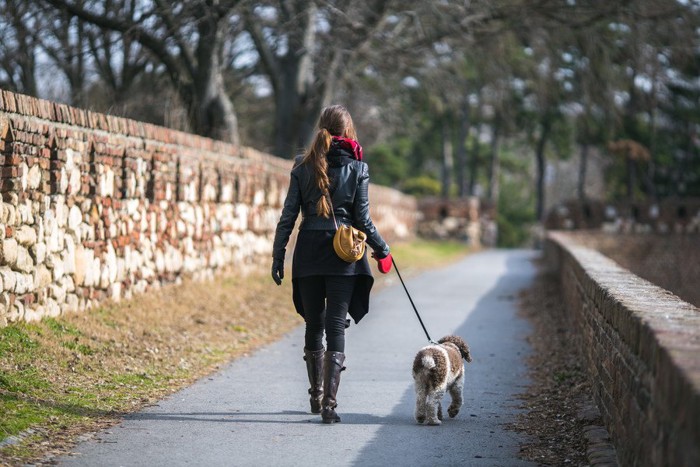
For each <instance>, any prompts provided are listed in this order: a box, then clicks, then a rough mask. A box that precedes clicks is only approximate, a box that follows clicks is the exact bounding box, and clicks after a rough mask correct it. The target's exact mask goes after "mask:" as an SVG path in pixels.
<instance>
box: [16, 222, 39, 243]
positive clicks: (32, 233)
mask: <svg viewBox="0 0 700 467" xmlns="http://www.w3.org/2000/svg"><path fill="white" fill-rule="evenodd" d="M15 240H17V242H18V243H19V244H20V245H22V246H24V247H30V246H32V245H34V244H36V242H37V235H36V230H35V229H34V228H32V227H30V226H28V225H22V226H20V227H19V228H18V229H17V230H16V231H15Z"/></svg>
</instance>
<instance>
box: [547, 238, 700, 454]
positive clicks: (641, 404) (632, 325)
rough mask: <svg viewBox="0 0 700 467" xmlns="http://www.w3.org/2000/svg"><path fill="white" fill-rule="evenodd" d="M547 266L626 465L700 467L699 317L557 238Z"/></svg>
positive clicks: (653, 288) (685, 305) (614, 266)
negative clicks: (554, 275) (555, 276)
mask: <svg viewBox="0 0 700 467" xmlns="http://www.w3.org/2000/svg"><path fill="white" fill-rule="evenodd" d="M544 250H545V259H546V261H547V264H548V266H549V267H550V268H552V269H553V270H554V271H556V272H557V274H558V277H559V280H560V283H561V288H562V291H563V294H564V297H565V309H566V312H567V314H568V316H569V318H570V319H571V321H572V323H573V324H574V325H575V326H576V327H577V328H578V330H579V338H578V343H577V344H578V345H579V346H580V348H581V349H582V351H583V355H585V362H583V364H584V367H585V369H586V370H587V371H588V373H589V376H590V379H591V383H592V385H593V389H594V396H595V399H596V402H597V404H598V406H599V408H600V410H601V413H602V414H603V419H604V422H605V424H606V425H607V428H608V430H609V431H610V434H611V436H612V438H613V440H614V442H615V446H616V448H617V452H618V456H619V458H620V462H621V464H622V465H674V466H696V465H700V310H699V309H698V308H696V307H694V306H693V305H691V304H689V303H687V302H684V301H682V300H681V299H679V298H678V297H676V296H674V295H672V294H671V293H669V292H668V291H666V290H664V289H661V288H660V287H658V286H655V285H653V284H652V283H650V282H647V281H646V280H644V279H641V278H639V277H637V276H635V275H634V274H632V273H630V272H629V271H627V270H626V269H623V268H622V267H620V266H619V265H617V263H615V262H614V261H612V260H611V259H609V258H607V257H605V256H603V255H602V254H601V253H599V252H597V251H595V250H593V249H590V248H587V247H585V246H582V245H580V244H578V243H576V242H575V241H574V240H573V239H572V238H571V237H570V236H569V235H567V234H565V233H562V232H550V233H549V234H548V235H547V239H546V241H545V246H544Z"/></svg>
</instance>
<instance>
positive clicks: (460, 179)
mask: <svg viewBox="0 0 700 467" xmlns="http://www.w3.org/2000/svg"><path fill="white" fill-rule="evenodd" d="M469 130H470V126H469V101H468V99H467V98H466V97H465V99H464V102H463V103H462V110H461V112H460V114H459V132H458V134H457V153H456V155H457V193H458V195H459V197H460V198H464V197H466V196H467V195H468V194H469V191H468V190H469V186H468V185H467V139H468V138H469Z"/></svg>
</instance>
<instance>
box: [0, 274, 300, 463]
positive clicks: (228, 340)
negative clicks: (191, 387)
mask: <svg viewBox="0 0 700 467" xmlns="http://www.w3.org/2000/svg"><path fill="white" fill-rule="evenodd" d="M287 282H288V281H287ZM290 288H291V287H290V285H289V283H287V284H285V285H284V286H282V287H275V286H271V281H269V280H268V278H267V277H262V276H261V275H252V276H248V277H244V278H241V277H234V276H226V277H220V278H217V279H215V280H212V281H210V282H205V283H201V282H192V281H188V282H185V283H184V284H182V285H179V286H168V287H164V288H162V289H161V290H158V291H155V292H153V293H151V294H146V295H141V296H138V297H136V298H134V299H132V300H130V301H125V302H123V303H118V304H110V305H107V306H104V307H102V308H100V309H97V310H93V311H90V312H87V313H81V314H71V315H67V316H65V317H62V318H61V319H60V320H57V319H47V320H43V321H42V322H40V323H36V324H22V325H17V326H12V327H9V328H5V329H3V330H0V357H1V360H0V412H1V413H3V417H2V419H1V420H0V438H5V437H6V436H9V435H16V434H18V433H23V434H25V435H26V433H27V432H26V431H24V430H26V429H27V428H31V429H32V432H31V433H30V434H29V435H28V436H25V437H24V439H23V440H22V442H21V443H18V444H16V445H11V446H8V447H5V448H4V449H2V450H0V463H1V462H5V463H10V464H14V463H26V462H37V461H41V460H42V459H45V458H46V456H47V455H55V454H58V453H60V452H62V451H63V450H64V449H65V447H66V446H69V445H70V443H69V442H70V441H71V440H72V439H73V438H75V435H76V434H79V433H83V432H86V431H93V430H95V429H98V428H101V427H103V426H108V425H110V424H112V423H115V422H116V421H118V420H119V417H120V416H121V415H122V414H124V413H127V412H131V411H134V410H137V409H139V408H141V407H143V406H144V405H146V404H148V403H152V402H154V401H156V400H158V399H160V398H162V397H163V396H164V395H165V394H167V393H169V392H171V391H174V390H177V389H179V388H182V387H183V386H185V385H187V384H189V383H191V382H192V381H194V380H195V379H197V378H198V377H201V376H203V375H206V374H207V373H210V372H211V371H213V370H215V369H216V368H217V367H218V366H219V365H220V364H222V363H224V362H226V361H228V360H231V359H232V358H236V357H238V356H240V355H242V354H244V353H246V352H248V351H250V350H252V349H254V348H256V347H258V346H260V345H263V344H265V343H268V342H271V341H274V340H275V339H278V338H279V337H281V336H282V335H283V334H284V333H285V332H288V331H289V330H291V329H292V328H294V327H295V326H297V325H299V324H300V323H301V322H302V321H301V318H300V317H299V316H298V315H297V314H296V313H295V312H294V310H293V307H292V306H291V299H290V297H291V290H290Z"/></svg>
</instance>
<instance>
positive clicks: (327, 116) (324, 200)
mask: <svg viewBox="0 0 700 467" xmlns="http://www.w3.org/2000/svg"><path fill="white" fill-rule="evenodd" d="M333 136H341V137H343V138H351V139H354V140H356V139H357V134H356V133H355V125H353V123H352V117H350V113H349V112H348V110H347V109H346V108H345V107H343V106H342V105H331V106H329V107H326V108H325V109H323V110H322V111H321V117H320V118H319V119H318V132H317V133H316V136H315V137H314V140H313V142H312V143H311V146H309V149H308V150H307V151H306V154H305V155H304V160H303V161H302V163H303V164H311V166H312V168H313V171H314V175H315V178H316V185H317V186H318V189H319V190H321V198H320V199H319V200H318V203H316V214H317V215H319V216H323V217H330V215H331V205H330V203H329V201H328V197H329V192H328V188H329V187H330V184H331V182H330V179H329V178H328V161H327V160H326V154H327V153H328V150H329V149H330V147H331V140H332V137H333Z"/></svg>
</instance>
